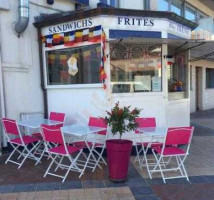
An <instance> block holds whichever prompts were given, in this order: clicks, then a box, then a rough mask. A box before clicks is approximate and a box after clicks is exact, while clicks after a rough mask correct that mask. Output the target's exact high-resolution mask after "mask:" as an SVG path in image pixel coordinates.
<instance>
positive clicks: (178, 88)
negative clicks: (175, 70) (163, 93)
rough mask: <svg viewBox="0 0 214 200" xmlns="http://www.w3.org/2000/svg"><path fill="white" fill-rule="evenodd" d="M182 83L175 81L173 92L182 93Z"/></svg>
mask: <svg viewBox="0 0 214 200" xmlns="http://www.w3.org/2000/svg"><path fill="white" fill-rule="evenodd" d="M182 86H183V82H182V81H179V80H177V81H176V82H175V83H174V84H173V90H174V91H182V90H183V87H182Z"/></svg>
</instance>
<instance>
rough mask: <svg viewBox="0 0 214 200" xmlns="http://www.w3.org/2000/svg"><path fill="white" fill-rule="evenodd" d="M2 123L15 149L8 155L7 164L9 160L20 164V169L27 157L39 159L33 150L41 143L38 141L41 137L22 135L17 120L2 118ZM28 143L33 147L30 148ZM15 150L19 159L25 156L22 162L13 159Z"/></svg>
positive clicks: (8, 139)
mask: <svg viewBox="0 0 214 200" xmlns="http://www.w3.org/2000/svg"><path fill="white" fill-rule="evenodd" d="M2 124H3V128H4V133H5V135H6V138H7V141H8V142H9V143H10V144H11V146H12V147H13V149H14V150H13V151H12V153H11V154H10V156H9V157H8V159H7V160H6V162H5V164H6V163H8V162H12V163H14V164H17V165H18V166H19V167H18V169H20V167H21V166H22V165H23V163H24V162H25V160H26V159H27V158H31V159H34V160H36V161H37V160H38V158H37V157H35V156H34V154H33V153H32V152H33V151H34V150H35V149H36V148H37V146H38V145H39V142H38V141H39V139H37V138H33V137H32V136H29V135H26V136H22V134H21V132H20V130H19V127H18V125H17V123H16V120H12V119H8V118H2ZM14 137H15V138H14ZM34 143H36V144H34ZM28 145H32V146H33V147H32V148H31V149H29V148H28ZM19 147H23V150H19ZM15 152H18V153H19V157H18V159H20V158H21V157H23V159H22V161H21V162H16V161H14V160H12V159H11V158H12V156H13V155H14V154H15ZM18 159H17V160H18Z"/></svg>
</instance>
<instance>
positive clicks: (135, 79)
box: [110, 43, 162, 93]
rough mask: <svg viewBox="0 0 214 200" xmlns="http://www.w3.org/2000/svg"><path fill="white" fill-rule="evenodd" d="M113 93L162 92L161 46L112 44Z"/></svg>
mask: <svg viewBox="0 0 214 200" xmlns="http://www.w3.org/2000/svg"><path fill="white" fill-rule="evenodd" d="M110 47H111V49H112V51H111V54H110V56H111V61H110V68H111V85H112V93H129V92H160V91H161V90H162V85H161V82H162V79H161V77H162V66H161V46H160V45H137V44H131V43H129V44H118V45H116V46H115V44H114V43H111V44H110Z"/></svg>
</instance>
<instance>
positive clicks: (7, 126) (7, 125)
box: [2, 118, 19, 136]
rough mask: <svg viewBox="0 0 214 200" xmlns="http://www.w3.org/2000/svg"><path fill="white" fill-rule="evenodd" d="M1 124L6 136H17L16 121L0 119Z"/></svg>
mask: <svg viewBox="0 0 214 200" xmlns="http://www.w3.org/2000/svg"><path fill="white" fill-rule="evenodd" d="M2 124H3V127H4V131H5V133H6V134H12V135H16V136H19V129H18V126H17V123H16V120H13V119H8V118H2Z"/></svg>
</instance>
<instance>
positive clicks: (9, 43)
mask: <svg viewBox="0 0 214 200" xmlns="http://www.w3.org/2000/svg"><path fill="white" fill-rule="evenodd" d="M18 2H19V1H18V0H16V1H14V0H10V1H8V2H7V5H6V6H7V7H9V8H10V9H9V10H1V8H0V39H1V47H0V48H1V51H0V52H1V57H2V67H3V81H4V87H5V88H4V91H5V102H6V116H7V117H10V118H15V119H18V118H19V116H20V113H21V112H43V95H42V90H41V88H40V85H41V81H40V63H39V49H38V36H37V29H36V28H35V27H34V26H33V22H34V17H35V16H39V15H40V14H41V13H45V14H47V13H55V12H59V10H65V11H71V10H73V9H74V4H73V3H71V1H70V0H55V3H54V5H52V6H50V5H47V3H46V0H31V1H30V21H29V25H28V27H27V29H26V31H25V32H24V34H23V35H22V36H21V37H20V38H18V37H17V34H16V33H15V32H14V30H13V25H14V23H15V22H16V21H17V20H18V16H19V15H18Z"/></svg>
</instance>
